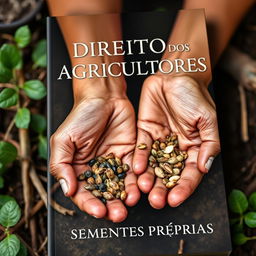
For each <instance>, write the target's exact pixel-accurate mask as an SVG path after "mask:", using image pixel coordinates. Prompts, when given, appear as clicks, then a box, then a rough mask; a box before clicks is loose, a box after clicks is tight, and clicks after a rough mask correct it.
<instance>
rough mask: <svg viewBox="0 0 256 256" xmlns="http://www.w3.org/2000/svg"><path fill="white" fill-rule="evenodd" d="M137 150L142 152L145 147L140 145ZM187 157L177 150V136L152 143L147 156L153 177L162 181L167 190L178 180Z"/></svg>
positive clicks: (184, 152)
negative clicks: (152, 169) (153, 173)
mask: <svg viewBox="0 0 256 256" xmlns="http://www.w3.org/2000/svg"><path fill="white" fill-rule="evenodd" d="M138 148H139V149H141V150H144V149H146V148H147V145H146V144H144V143H142V144H140V145H138ZM187 157H188V154H187V152H186V151H181V150H180V149H179V143H178V136H177V135H176V134H171V135H170V136H167V137H166V140H165V141H159V140H156V141H154V143H153V145H152V148H151V152H150V156H149V166H151V167H153V168H154V171H155V175H156V176H157V177H159V178H161V179H162V181H163V184H164V185H165V186H166V187H167V188H172V187H174V186H175V185H176V184H177V182H178V180H179V179H180V175H181V172H182V170H183V169H184V167H185V160H186V159H187Z"/></svg>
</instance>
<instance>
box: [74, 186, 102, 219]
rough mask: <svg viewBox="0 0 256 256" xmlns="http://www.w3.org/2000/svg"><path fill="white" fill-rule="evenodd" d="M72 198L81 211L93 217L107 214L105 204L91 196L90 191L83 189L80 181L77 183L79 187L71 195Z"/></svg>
mask: <svg viewBox="0 0 256 256" xmlns="http://www.w3.org/2000/svg"><path fill="white" fill-rule="evenodd" d="M72 200H73V202H74V203H75V204H76V205H77V206H78V207H79V209H80V210H81V211H83V212H86V213H88V214H89V215H92V216H93V217H95V218H104V217H105V216H106V214H107V209H106V206H105V205H104V204H103V203H102V202H101V201H100V200H99V199H97V198H96V197H95V196H93V194H92V193H91V192H90V191H87V190H85V189H84V188H83V184H82V183H81V184H80V185H79V189H78V191H77V193H76V194H75V195H74V196H73V197H72Z"/></svg>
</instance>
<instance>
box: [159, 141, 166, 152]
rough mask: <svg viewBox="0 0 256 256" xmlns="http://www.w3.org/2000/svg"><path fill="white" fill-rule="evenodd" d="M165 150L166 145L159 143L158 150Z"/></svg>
mask: <svg viewBox="0 0 256 256" xmlns="http://www.w3.org/2000/svg"><path fill="white" fill-rule="evenodd" d="M165 148H166V144H165V143H164V142H161V143H160V149H162V150H164V149H165Z"/></svg>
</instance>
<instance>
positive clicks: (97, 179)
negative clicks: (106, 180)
mask: <svg viewBox="0 0 256 256" xmlns="http://www.w3.org/2000/svg"><path fill="white" fill-rule="evenodd" d="M95 182H96V184H101V183H102V178H101V176H100V175H97V176H96V178H95Z"/></svg>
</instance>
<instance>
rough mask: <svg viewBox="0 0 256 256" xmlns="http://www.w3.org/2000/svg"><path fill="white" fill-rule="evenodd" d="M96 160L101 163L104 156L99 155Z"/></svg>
mask: <svg viewBox="0 0 256 256" xmlns="http://www.w3.org/2000/svg"><path fill="white" fill-rule="evenodd" d="M97 161H98V162H99V163H103V162H105V158H104V157H102V156H99V157H98V158H97Z"/></svg>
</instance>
